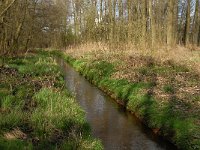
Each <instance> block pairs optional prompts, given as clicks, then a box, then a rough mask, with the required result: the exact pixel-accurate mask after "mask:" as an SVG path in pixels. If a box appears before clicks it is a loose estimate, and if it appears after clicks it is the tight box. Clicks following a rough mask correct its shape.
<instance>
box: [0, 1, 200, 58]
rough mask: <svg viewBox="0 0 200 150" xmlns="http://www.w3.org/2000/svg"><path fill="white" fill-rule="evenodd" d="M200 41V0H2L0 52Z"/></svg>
mask: <svg viewBox="0 0 200 150" xmlns="http://www.w3.org/2000/svg"><path fill="white" fill-rule="evenodd" d="M85 42H104V43H108V44H112V45H119V44H120V43H127V44H129V43H131V44H133V45H135V46H141V47H148V48H150V47H151V48H154V47H159V46H162V45H164V46H167V47H173V46H175V45H177V44H180V45H184V46H188V45H193V46H199V45H200V0H0V51H1V54H14V53H16V52H18V51H24V52H26V51H27V50H28V49H30V48H35V47H37V48H39V47H45V48H46V47H54V48H65V47H67V46H69V45H72V44H79V43H85Z"/></svg>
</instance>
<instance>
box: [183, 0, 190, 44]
mask: <svg viewBox="0 0 200 150" xmlns="http://www.w3.org/2000/svg"><path fill="white" fill-rule="evenodd" d="M184 37H185V41H184V44H185V45H186V46H187V45H188V44H189V42H190V0H187V14H186V24H185V36H184Z"/></svg>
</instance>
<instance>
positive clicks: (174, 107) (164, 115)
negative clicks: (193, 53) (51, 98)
mask: <svg viewBox="0 0 200 150" xmlns="http://www.w3.org/2000/svg"><path fill="white" fill-rule="evenodd" d="M50 53H51V54H53V55H54V56H55V55H57V56H58V57H60V58H63V59H64V60H65V61H66V62H67V63H69V64H70V65H71V66H73V67H74V68H75V69H76V70H77V71H78V72H79V73H81V74H82V75H83V76H84V77H85V78H86V79H87V80H89V81H90V82H91V83H93V84H95V85H96V86H98V87H99V88H100V89H101V90H103V91H104V92H106V93H107V94H109V95H110V96H111V97H113V98H115V100H116V101H117V102H118V103H120V104H121V105H123V106H124V107H125V108H126V109H127V110H128V111H130V112H132V113H134V114H135V115H136V116H137V117H138V118H140V120H142V121H143V122H144V123H145V124H146V125H147V126H148V127H150V128H151V129H153V131H154V132H155V133H156V134H159V135H162V136H163V137H165V138H166V139H168V140H169V141H171V142H172V143H174V144H175V145H176V146H177V147H178V148H180V149H199V148H200V135H199V134H200V132H199V131H200V128H199V118H200V116H199V113H198V111H199V109H198V105H197V104H198V102H199V94H198V93H194V94H192V93H189V94H190V97H191V96H192V97H191V98H192V102H193V103H194V104H195V105H194V104H193V103H189V102H184V101H182V100H181V99H179V98H177V97H178V96H176V89H174V88H173V86H172V85H173V84H171V83H174V84H175V83H176V82H175V81H176V80H175V81H174V80H172V81H170V83H168V84H166V85H164V86H163V89H162V90H163V91H164V92H165V93H166V94H168V95H169V98H170V100H169V101H159V100H161V99H158V97H156V96H155V95H154V90H155V89H156V88H157V85H159V84H158V83H157V79H158V78H159V77H160V76H167V77H170V76H172V75H179V76H181V75H182V74H183V75H184V76H185V77H184V76H181V77H183V78H184V79H185V80H186V82H188V83H189V84H191V85H192V86H194V85H195V87H197V88H198V87H199V78H198V75H196V74H193V73H190V71H189V70H188V69H187V68H185V67H184V66H178V65H175V64H173V63H171V62H168V63H167V64H166V65H159V64H156V63H155V62H154V61H153V60H152V59H151V58H147V59H145V61H146V64H145V66H144V67H141V68H139V69H138V70H135V71H136V72H137V73H139V75H141V76H138V77H139V78H141V79H140V80H138V81H137V82H133V81H129V80H127V79H125V78H120V77H119V78H116V77H113V75H114V74H115V75H116V73H117V71H118V70H117V69H118V68H117V66H119V64H120V63H121V62H119V61H118V62H114V63H110V62H109V61H108V60H104V59H96V60H89V59H87V58H86V57H82V58H73V57H72V56H69V55H66V54H63V53H62V52H59V51H51V52H50ZM140 59H141V58H140ZM142 59H143V58H142ZM186 75H189V76H186ZM147 77H148V78H147ZM146 78H147V79H146ZM180 82H182V81H180ZM175 86H177V85H174V87H175ZM183 94H186V95H187V96H188V93H184V91H183ZM193 106H195V107H193ZM193 108H197V109H195V110H193ZM187 110H191V111H187ZM192 110H193V111H192Z"/></svg>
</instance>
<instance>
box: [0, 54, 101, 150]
mask: <svg viewBox="0 0 200 150" xmlns="http://www.w3.org/2000/svg"><path fill="white" fill-rule="evenodd" d="M4 63H5V64H4V65H5V66H4V67H2V68H0V69H1V72H0V74H1V79H0V96H1V99H0V149H52V150H53V149H69V150H71V149H96V150H100V149H103V147H102V144H101V142H100V141H99V140H96V139H94V138H93V137H91V136H90V132H91V130H90V126H89V124H88V123H87V122H86V120H85V112H84V111H83V110H82V109H81V108H80V106H79V105H78V104H77V103H76V101H75V99H74V97H73V96H72V95H71V94H70V93H69V92H68V91H67V89H66V88H65V85H64V77H63V74H62V72H61V71H60V70H61V69H60V68H59V66H58V65H57V63H56V61H55V59H54V58H52V57H50V55H49V54H46V53H43V52H38V53H37V54H34V55H33V54H32V55H28V56H26V57H16V58H6V59H5V60H4ZM15 129H17V130H19V131H21V132H22V133H23V134H25V135H27V138H25V139H21V138H20V137H18V136H17V135H13V136H14V138H12V139H9V138H7V137H6V136H5V134H6V133H12V132H13V131H14V130H15Z"/></svg>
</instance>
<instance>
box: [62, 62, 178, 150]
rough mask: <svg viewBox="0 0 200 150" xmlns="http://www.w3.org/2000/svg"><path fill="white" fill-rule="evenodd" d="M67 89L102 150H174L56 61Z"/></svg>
mask: <svg viewBox="0 0 200 150" xmlns="http://www.w3.org/2000/svg"><path fill="white" fill-rule="evenodd" d="M59 64H60V66H61V67H62V69H63V70H64V73H65V80H66V86H67V88H68V89H69V90H70V91H71V92H73V93H74V94H75V95H76V99H77V101H78V102H79V104H80V105H81V106H82V108H83V109H84V110H85V111H86V117H87V121H88V122H89V124H90V125H91V128H92V134H93V136H94V137H96V138H99V139H100V140H101V141H102V143H103V145H104V148H105V149H106V150H174V149H176V148H175V147H174V146H173V145H172V144H170V143H169V142H167V141H165V140H163V139H161V138H160V137H158V136H156V135H154V134H153V132H152V131H151V130H150V129H148V128H147V127H145V126H144V125H143V124H142V123H141V122H140V121H139V120H138V119H137V118H136V117H134V116H133V115H131V114H130V113H128V112H126V111H125V110H124V109H123V108H121V107H120V106H118V104H116V103H115V102H114V100H112V99H111V98H110V97H109V96H107V95H106V94H105V93H103V92H102V91H101V90H99V89H98V88H97V87H95V86H93V85H92V84H90V83H89V82H88V81H87V80H86V79H85V78H84V77H83V76H81V75H79V73H78V72H76V71H75V70H74V69H73V68H72V67H70V66H69V65H68V64H66V63H64V61H62V60H60V61H59Z"/></svg>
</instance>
